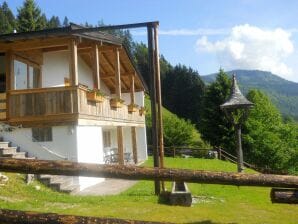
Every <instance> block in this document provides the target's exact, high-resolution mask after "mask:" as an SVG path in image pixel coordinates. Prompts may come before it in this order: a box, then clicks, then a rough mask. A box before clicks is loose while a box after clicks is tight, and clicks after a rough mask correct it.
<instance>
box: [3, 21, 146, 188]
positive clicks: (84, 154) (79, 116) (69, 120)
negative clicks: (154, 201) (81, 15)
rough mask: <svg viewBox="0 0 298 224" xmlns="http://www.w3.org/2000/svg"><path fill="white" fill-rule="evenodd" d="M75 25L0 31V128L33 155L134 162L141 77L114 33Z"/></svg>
mask: <svg viewBox="0 0 298 224" xmlns="http://www.w3.org/2000/svg"><path fill="white" fill-rule="evenodd" d="M81 30H82V27H80V26H77V25H73V24H72V25H70V26H69V27H63V28H57V29H51V30H43V31H34V32H27V33H15V34H7V35H1V36H0V119H1V120H0V122H1V132H0V136H1V137H2V138H3V140H4V141H9V142H11V143H12V144H13V145H14V146H18V147H20V149H21V150H22V151H25V152H27V153H28V155H29V156H30V157H36V158H38V159H51V160H52V159H53V160H59V159H67V160H71V161H76V162H87V163H119V164H125V163H127V162H128V163H135V164H138V163H140V162H142V161H144V160H145V159H146V158H147V143H146V128H145V109H144V91H145V89H146V85H145V83H144V81H143V78H142V76H141V74H140V73H139V72H138V70H137V68H136V66H135V65H134V63H133V60H132V59H131V56H130V54H129V52H128V50H127V49H126V47H125V45H123V43H122V40H121V39H119V38H116V37H115V36H112V35H109V34H107V33H101V32H83V30H82V32H80V31H81ZM76 181H77V182H78V183H79V185H80V189H81V190H82V189H84V188H86V187H88V186H90V185H93V184H95V183H98V182H100V181H103V179H100V178H84V177H79V178H78V179H77V180H76Z"/></svg>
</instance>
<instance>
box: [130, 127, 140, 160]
mask: <svg viewBox="0 0 298 224" xmlns="http://www.w3.org/2000/svg"><path fill="white" fill-rule="evenodd" d="M136 129H137V128H136V127H131V142H132V154H133V161H134V163H135V164H138V148H137V132H136Z"/></svg>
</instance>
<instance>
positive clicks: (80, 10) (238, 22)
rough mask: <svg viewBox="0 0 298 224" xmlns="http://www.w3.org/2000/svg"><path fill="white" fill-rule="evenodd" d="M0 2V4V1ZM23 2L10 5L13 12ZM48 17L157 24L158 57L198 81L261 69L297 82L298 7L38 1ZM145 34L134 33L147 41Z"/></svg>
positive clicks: (256, 1)
mask: <svg viewBox="0 0 298 224" xmlns="http://www.w3.org/2000/svg"><path fill="white" fill-rule="evenodd" d="M0 1H1V0H0ZM22 2H23V0H9V1H8V4H9V6H10V8H12V9H13V10H14V12H15V13H16V8H17V7H19V6H21V5H22ZM36 2H37V4H38V5H39V7H40V8H41V9H42V11H43V12H45V13H46V15H47V17H50V16H52V15H57V16H59V17H60V19H61V20H63V18H64V16H67V17H68V18H69V20H70V21H72V22H75V23H84V22H85V21H87V22H88V23H91V24H97V22H98V21H100V20H103V21H104V23H106V24H124V23H135V22H145V21H155V20H158V21H160V37H159V39H160V52H161V53H162V54H163V55H164V56H165V57H166V59H167V60H169V61H170V62H171V63H172V64H177V63H181V64H185V65H187V66H191V67H193V68H194V69H196V70H198V72H199V73H200V74H201V75H205V74H209V73H214V72H216V71H218V69H219V68H220V67H223V68H224V69H225V70H230V69H236V68H243V69H261V70H268V71H272V72H274V73H276V74H278V75H280V76H282V77H284V78H286V79H288V80H292V81H296V82H298V65H297V62H298V54H297V49H298V25H297V21H298V1H294V0H292V1H291V0H288V1H282V0H280V1H278V0H266V1H265V0H225V1H220V0H217V1H215V0H214V1H212V0H209V1H203V0H184V1H183V0H150V1H149V0H147V1H145V0H109V1H107V0H106V1H101V0H85V1H82V0H63V1H62V0H59V1H58V0H37V1H36ZM143 31H144V30H142V29H138V30H133V31H132V32H133V34H134V38H135V39H136V40H137V41H145V42H146V36H145V35H144V32H143Z"/></svg>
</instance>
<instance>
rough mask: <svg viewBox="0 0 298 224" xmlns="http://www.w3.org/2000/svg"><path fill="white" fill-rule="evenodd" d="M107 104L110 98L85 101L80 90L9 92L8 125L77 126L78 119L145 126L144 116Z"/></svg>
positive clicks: (83, 93) (85, 95) (58, 89)
mask: <svg viewBox="0 0 298 224" xmlns="http://www.w3.org/2000/svg"><path fill="white" fill-rule="evenodd" d="M109 101H110V97H106V98H105V99H104V101H103V102H102V103H97V102H94V101H89V100H87V90H86V89H85V88H83V87H52V88H39V89H26V90H11V91H9V92H8V94H7V104H8V105H7V108H9V111H8V116H7V121H8V122H9V123H11V124H15V125H22V126H25V127H31V126H49V125H51V126H53V125H68V124H77V123H78V122H79V119H84V120H85V121H86V120H87V121H89V123H90V122H91V123H92V122H93V123H96V122H97V123H100V122H102V124H103V125H104V122H110V123H111V122H112V123H113V124H115V125H117V123H121V125H123V124H127V125H137V124H140V125H144V122H145V118H144V116H140V115H139V113H138V112H134V113H129V112H128V106H127V105H123V107H122V108H117V109H113V108H111V107H110V102H109Z"/></svg>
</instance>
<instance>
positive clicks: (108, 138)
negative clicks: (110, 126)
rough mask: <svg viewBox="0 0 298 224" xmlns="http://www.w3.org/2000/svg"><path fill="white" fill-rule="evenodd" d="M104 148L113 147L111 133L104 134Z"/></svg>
mask: <svg viewBox="0 0 298 224" xmlns="http://www.w3.org/2000/svg"><path fill="white" fill-rule="evenodd" d="M103 147H104V148H106V147H111V132H109V131H104V132H103Z"/></svg>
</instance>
